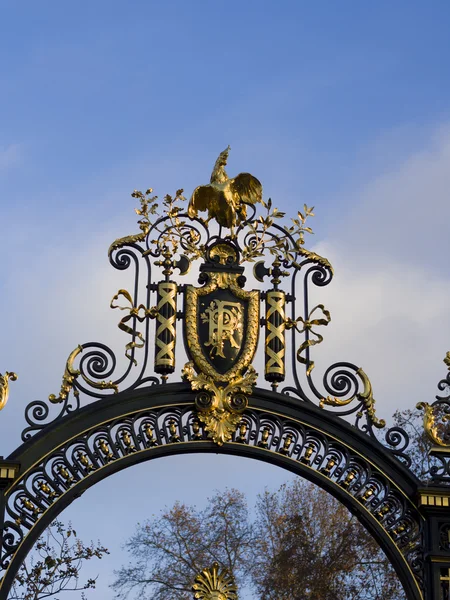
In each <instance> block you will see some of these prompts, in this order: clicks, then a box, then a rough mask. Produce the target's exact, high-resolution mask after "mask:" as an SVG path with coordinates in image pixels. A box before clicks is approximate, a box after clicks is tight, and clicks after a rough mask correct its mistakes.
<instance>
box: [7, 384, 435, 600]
mask: <svg viewBox="0 0 450 600" xmlns="http://www.w3.org/2000/svg"><path fill="white" fill-rule="evenodd" d="M249 404H250V408H249V409H248V410H247V411H246V412H245V414H244V415H243V417H242V421H241V424H240V426H239V428H238V429H237V430H236V431H235V432H234V434H233V437H232V439H231V440H230V441H228V442H226V443H224V444H223V445H222V446H217V445H216V444H215V443H214V442H212V441H211V440H210V439H208V437H207V432H206V430H205V429H204V428H202V427H201V425H200V423H199V420H198V415H197V412H196V410H195V394H194V393H193V392H192V391H191V390H190V389H189V386H188V385H187V384H167V385H165V386H164V389H163V390H162V389H161V386H156V385H155V386H151V387H148V388H145V389H141V390H137V391H135V392H133V393H125V394H118V395H115V396H113V397H112V398H111V399H104V400H101V401H99V402H97V403H94V404H91V405H89V406H86V407H84V408H82V409H80V410H79V411H78V412H77V413H72V414H70V415H68V416H66V417H65V418H64V419H62V420H61V421H58V422H55V423H53V424H51V425H50V426H48V427H47V428H45V429H44V430H42V431H41V432H40V433H39V434H38V435H36V436H35V437H34V438H32V440H30V441H28V442H25V443H24V444H23V445H22V446H21V447H20V448H18V450H17V451H16V452H15V453H13V454H12V455H11V456H10V460H11V461H15V462H17V463H20V464H21V469H22V472H21V475H20V476H19V477H18V478H17V479H16V480H15V481H14V483H13V484H12V485H11V487H10V488H9V490H8V492H7V494H6V520H5V523H4V527H5V534H4V537H3V544H4V548H5V550H6V552H5V553H4V555H3V559H2V560H3V563H2V567H3V568H5V570H6V572H5V575H4V579H3V581H2V587H3V586H4V587H5V589H7V588H8V587H9V585H10V584H11V583H12V580H13V578H14V576H15V574H16V572H17V569H18V568H19V566H20V564H21V563H22V561H23V559H24V558H25V556H26V553H27V552H28V550H29V548H30V547H31V545H32V544H33V543H34V542H35V540H36V539H37V538H38V536H39V535H40V534H41V533H42V531H43V530H44V529H45V527H47V526H48V525H49V524H50V522H51V521H52V520H54V519H55V518H56V517H57V516H58V515H59V514H60V513H61V512H62V511H63V510H64V508H66V507H67V506H68V505H69V504H70V503H72V502H73V501H74V500H75V499H76V498H78V497H79V496H80V495H81V494H82V493H83V492H84V491H85V490H86V489H88V488H89V487H91V486H92V485H94V484H95V483H97V482H98V481H100V480H102V479H104V478H105V477H108V476H109V475H111V474H113V473H116V472H118V471H120V470H121V469H124V468H127V467H129V466H131V465H133V464H136V463H138V462H142V461H145V460H151V459H154V458H158V457H162V456H169V455H174V454H180V453H187V452H215V453H217V452H221V453H225V454H234V455H237V456H245V457H248V458H253V459H257V460H262V461H264V462H269V463H272V464H275V465H277V466H280V467H282V468H284V469H287V470H289V471H292V472H294V473H296V474H298V475H301V476H303V477H306V478H307V479H309V480H310V481H312V482H314V483H316V484H317V485H319V486H320V487H322V488H323V489H325V490H327V491H328V492H329V493H331V494H332V495H333V496H335V497H336V498H337V499H338V500H339V501H340V502H342V503H343V504H345V505H346V506H347V507H348V508H349V510H350V511H351V512H352V513H353V514H355V515H356V516H357V517H358V519H359V520H360V521H361V522H362V524H363V525H364V527H366V529H368V530H369V531H370V532H371V534H372V535H373V536H374V537H375V539H376V540H377V541H378V543H379V544H380V546H381V547H382V548H383V550H384V551H385V552H386V554H387V556H388V557H389V559H390V560H391V562H392V564H393V566H394V568H395V570H396V571H397V574H398V576H399V578H400V580H401V582H402V584H403V586H404V588H405V591H406V593H407V595H408V598H414V599H419V598H421V597H422V593H421V587H422V585H423V557H422V555H421V548H422V543H423V517H422V516H421V515H420V512H419V510H418V507H417V505H416V503H415V502H414V501H413V500H412V499H411V498H412V497H414V496H415V495H416V494H415V492H416V490H417V480H416V479H415V477H414V476H412V474H411V473H410V472H409V471H408V470H407V469H406V468H404V467H403V466H402V465H401V464H400V463H399V462H398V461H397V460H396V459H395V458H391V457H384V458H383V459H381V458H380V457H376V456H373V455H374V454H375V452H376V445H375V443H374V441H373V440H371V439H370V438H368V437H367V436H365V435H364V434H361V433H360V432H358V431H354V430H353V429H352V428H351V427H350V426H346V425H345V424H343V423H339V425H338V426H337V424H336V423H335V422H334V421H333V420H332V419H330V418H329V417H326V418H325V419H324V416H323V413H322V412H321V411H320V410H319V409H317V408H316V407H314V406H299V404H298V402H296V401H295V400H293V399H292V398H289V397H288V396H282V395H281V394H276V393H273V392H270V391H267V390H259V389H257V390H255V391H254V394H253V395H252V396H251V397H250V399H249ZM343 427H344V429H347V430H348V431H346V432H345V433H349V435H348V437H346V439H345V441H344V440H343V432H342V428H343ZM371 456H372V458H370V457H371ZM2 593H3V592H2ZM5 598H6V596H5Z"/></svg>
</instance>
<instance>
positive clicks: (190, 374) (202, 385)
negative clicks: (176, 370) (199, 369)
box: [182, 361, 258, 446]
mask: <svg viewBox="0 0 450 600" xmlns="http://www.w3.org/2000/svg"><path fill="white" fill-rule="evenodd" d="M182 375H183V378H184V379H185V380H187V381H189V382H190V384H191V388H192V390H194V391H201V390H204V391H205V392H206V393H207V395H202V394H198V395H197V398H196V402H195V404H196V408H197V411H198V418H199V419H200V421H201V422H202V423H204V424H205V428H206V431H207V432H208V437H210V438H211V439H212V440H213V441H214V442H215V443H216V444H218V445H219V446H222V445H223V444H224V442H228V441H229V440H230V439H231V437H232V435H233V433H234V432H235V431H236V427H237V425H238V424H239V422H240V420H241V414H242V412H243V411H244V410H245V409H246V408H247V405H248V400H247V395H249V394H251V393H252V390H253V386H254V384H255V383H256V380H257V377H258V374H257V373H256V371H255V369H254V368H253V367H252V366H251V365H250V366H249V367H248V369H247V372H246V373H245V374H244V375H238V376H236V377H235V378H234V379H233V380H232V381H230V382H229V383H227V385H225V386H221V385H219V384H217V383H216V382H215V381H214V380H213V379H212V377H210V376H209V375H206V374H204V373H196V371H195V369H194V363H193V362H192V361H191V362H188V363H187V364H186V365H185V367H184V368H183V371H182Z"/></svg>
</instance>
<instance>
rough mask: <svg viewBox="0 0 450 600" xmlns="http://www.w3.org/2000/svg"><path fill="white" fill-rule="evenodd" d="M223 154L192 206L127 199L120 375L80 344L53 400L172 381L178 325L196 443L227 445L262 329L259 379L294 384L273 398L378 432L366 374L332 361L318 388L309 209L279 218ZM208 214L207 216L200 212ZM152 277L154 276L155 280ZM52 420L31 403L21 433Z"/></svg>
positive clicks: (316, 273)
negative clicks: (250, 285)
mask: <svg viewBox="0 0 450 600" xmlns="http://www.w3.org/2000/svg"><path fill="white" fill-rule="evenodd" d="M229 151H230V148H229V147H228V148H226V149H225V150H224V151H223V152H221V153H220V155H219V157H218V159H217V160H216V163H215V165H214V169H213V172H212V174H211V178H210V183H209V184H208V185H201V186H198V187H196V188H195V190H194V192H193V193H192V195H191V198H190V200H189V201H188V200H187V199H186V197H185V196H184V195H183V190H182V189H177V190H176V192H175V193H174V194H173V195H170V194H166V195H165V196H164V197H163V198H162V199H158V196H157V195H155V194H154V193H153V189H152V188H148V189H147V190H146V191H145V192H141V191H139V190H134V191H133V193H132V197H133V198H134V199H136V200H138V202H139V206H137V207H136V208H135V212H136V214H137V215H138V217H139V219H138V227H139V231H138V232H136V233H132V234H130V235H126V236H124V237H121V238H119V239H117V240H115V241H114V242H113V243H112V244H111V246H110V248H109V252H108V255H109V260H110V262H111V264H112V265H113V266H114V267H115V268H116V269H118V270H120V271H123V270H125V269H128V268H134V269H135V282H134V286H133V288H131V289H130V291H128V290H126V289H123V288H121V289H119V290H118V292H117V294H115V295H114V297H113V299H112V301H111V304H110V306H111V308H113V309H116V310H120V311H122V313H123V316H122V317H121V319H120V321H119V323H118V327H119V329H120V330H121V331H122V332H124V333H125V334H126V335H127V340H126V343H125V344H124V346H125V356H126V358H127V361H125V369H124V371H123V372H122V373H117V368H116V367H117V365H118V364H119V363H118V361H117V359H116V356H115V354H114V352H113V351H112V350H111V349H110V348H108V347H107V346H105V345H103V344H99V343H88V344H81V345H79V346H77V347H76V348H75V349H74V350H73V352H72V353H71V354H70V355H69V358H68V359H67V362H66V366H65V370H64V374H63V378H62V384H61V389H60V392H59V394H58V395H55V394H51V395H50V396H49V402H50V404H52V405H53V404H59V405H61V406H60V412H59V416H64V415H66V414H68V413H69V412H70V411H73V410H74V409H76V408H77V407H79V406H80V403H81V399H82V397H83V394H84V395H87V396H90V397H100V398H102V397H105V396H107V395H109V394H111V393H118V391H119V389H120V391H124V390H127V389H133V390H134V389H137V388H138V387H139V386H141V385H142V384H143V383H145V382H148V383H152V384H157V383H166V382H168V380H169V377H170V376H171V375H172V374H174V373H176V356H179V348H180V343H179V339H180V336H179V334H177V333H178V332H177V329H179V328H180V326H182V330H183V331H182V334H183V338H184V349H185V351H186V355H187V360H188V362H187V363H186V362H185V367H184V368H182V373H181V374H182V378H183V379H184V381H187V382H188V383H189V384H190V386H191V388H192V389H195V390H196V391H197V392H198V395H197V399H196V407H197V410H198V422H199V423H201V424H203V428H202V435H203V434H205V435H207V436H209V437H210V438H211V439H213V440H214V441H215V443H217V444H224V443H225V442H228V441H230V440H231V439H232V437H233V435H234V433H235V431H236V428H237V427H238V426H239V422H240V421H239V419H240V418H241V417H242V415H243V413H244V412H245V406H247V404H248V397H249V395H251V393H252V390H253V389H254V386H255V385H256V381H257V375H256V371H255V369H254V368H253V367H252V362H253V361H254V358H255V355H256V351H257V346H258V339H259V331H260V329H261V328H263V331H264V336H263V340H264V341H263V345H264V349H263V350H264V372H263V374H262V378H263V379H264V380H265V381H267V382H269V383H270V385H271V387H272V390H274V391H276V390H277V389H278V386H280V385H281V383H282V382H283V381H284V380H285V378H286V377H287V376H289V380H290V384H288V385H285V386H284V387H283V388H282V389H281V390H280V391H281V393H283V394H284V395H289V396H291V397H292V398H294V399H301V400H305V399H309V398H308V396H311V397H312V399H313V400H315V401H316V402H317V403H318V404H319V405H320V406H321V407H322V408H323V409H324V410H327V407H330V408H331V409H333V412H334V413H335V414H338V415H342V416H347V415H349V414H350V413H354V414H355V415H356V418H355V425H356V426H357V427H359V428H364V427H366V425H364V423H363V420H365V421H366V422H367V424H368V427H369V429H370V428H372V427H383V426H384V425H385V423H384V421H383V420H381V419H378V418H377V417H376V415H375V409H374V400H373V392H372V386H371V384H370V381H369V379H368V377H367V375H366V374H365V373H364V371H362V369H359V368H358V367H356V366H355V365H352V364H351V363H348V362H345V363H344V362H343V363H335V364H334V365H332V366H331V367H329V368H328V369H326V371H325V375H324V377H323V380H322V384H320V383H318V382H317V381H315V379H316V375H315V372H314V371H313V368H314V365H315V362H317V358H316V357H313V352H314V353H315V352H316V347H317V346H318V345H319V344H320V343H321V342H322V341H323V339H324V337H323V335H322V334H321V333H318V331H317V330H318V328H319V327H322V326H327V325H328V324H329V323H330V320H331V316H330V312H329V311H328V310H327V309H326V308H325V307H324V305H323V304H318V305H317V306H315V307H314V308H312V309H311V308H310V307H309V304H308V286H311V285H316V286H320V287H321V286H324V285H327V284H328V283H329V282H330V281H331V279H332V277H333V269H332V266H331V264H330V263H329V261H328V260H327V259H326V258H324V257H323V256H320V255H319V254H317V253H315V252H313V251H311V250H309V249H307V248H305V238H306V236H307V235H310V234H312V233H313V231H312V229H311V227H310V226H309V220H310V219H311V218H312V217H314V207H311V206H308V205H307V204H304V205H303V208H302V209H301V210H297V214H296V215H295V216H294V217H293V218H292V219H291V220H290V222H286V214H285V213H284V212H282V211H280V210H279V209H278V208H277V207H275V206H273V204H272V200H271V199H270V198H268V199H264V198H263V193H262V185H261V183H260V181H259V180H258V179H257V178H256V177H254V176H253V175H251V174H250V173H241V174H240V175H237V176H236V177H234V178H230V177H229V176H228V175H227V172H226V170H225V167H226V165H227V162H228V158H229ZM204 211H206V212H207V217H206V218H202V217H201V216H199V215H200V214H201V213H202V212H204ZM197 261H198V263H200V265H199V271H200V277H199V284H200V285H199V286H195V285H186V284H183V283H182V282H181V281H180V280H179V279H180V278H181V277H183V276H185V275H186V274H187V273H188V272H189V270H190V267H191V265H193V264H194V263H196V262H197ZM252 264H253V265H254V272H253V274H254V277H255V278H256V280H257V281H258V282H259V283H260V284H261V283H262V284H264V282H265V281H266V278H269V279H270V282H271V284H272V287H271V288H270V286H269V289H264V287H261V286H260V288H261V289H247V287H246V273H247V272H248V267H249V266H250V265H252ZM154 270H156V273H160V274H161V279H160V280H159V281H158V280H157V279H155V277H154V273H155V271H154ZM175 272H177V277H175V276H174V273H175ZM302 278H303V279H302ZM298 288H300V289H298ZM299 292H301V293H300V294H299ZM297 296H299V297H301V296H303V298H304V299H303V302H300V301H299V300H298V299H297ZM261 305H262V306H263V307H264V311H263V314H262V315H261V310H260V309H261ZM319 311H320V312H319ZM180 321H181V323H180ZM319 331H320V329H319ZM180 333H181V331H180ZM319 353H320V350H319ZM152 355H153V357H154V359H153V365H152V367H153V374H149V372H148V371H149V369H150V368H151V365H150V357H151V356H152ZM288 357H291V362H292V364H290V368H289V369H288V368H287V364H286V363H287V360H288ZM182 364H183V363H182ZM302 372H303V375H306V387H305V385H304V384H302V383H301V379H302V377H303V375H302ZM321 387H322V389H320V388H321ZM72 396H73V399H72ZM3 404H4V402H3ZM48 414H49V409H48V407H47V405H46V404H45V403H42V402H40V401H36V402H35V403H33V405H32V406H30V409H29V414H28V415H27V422H28V423H29V427H27V428H26V430H25V432H24V434H23V435H24V436H28V435H31V432H36V431H38V430H39V429H41V428H42V426H43V425H42V421H44V420H45V418H47V415H48ZM392 439H393V440H394V438H392ZM396 452H397V453H398V452H399V451H398V450H396Z"/></svg>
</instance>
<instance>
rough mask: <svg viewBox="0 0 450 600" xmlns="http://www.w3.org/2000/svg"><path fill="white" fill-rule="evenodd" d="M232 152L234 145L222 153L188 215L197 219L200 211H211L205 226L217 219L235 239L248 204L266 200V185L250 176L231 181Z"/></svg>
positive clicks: (191, 203)
mask: <svg viewBox="0 0 450 600" xmlns="http://www.w3.org/2000/svg"><path fill="white" fill-rule="evenodd" d="M229 152H230V146H228V148H226V149H225V150H224V151H223V152H221V153H220V154H219V158H218V159H217V160H216V163H215V165H214V169H213V171H212V174H211V179H210V183H209V185H201V186H199V187H197V188H196V189H195V190H194V192H193V193H192V196H191V199H190V201H189V206H188V215H189V217H190V218H191V219H194V218H196V217H197V216H198V213H199V212H203V211H208V218H207V219H206V221H205V223H208V222H209V221H210V220H211V219H215V220H216V221H217V223H218V224H219V225H221V226H223V227H228V228H229V229H230V230H231V236H232V237H233V236H234V227H236V225H239V224H240V223H242V222H243V221H245V219H246V218H247V206H246V205H247V204H256V203H257V202H261V201H262V185H261V182H260V181H259V180H258V179H256V177H253V175H250V173H240V174H239V175H238V176H237V177H234V178H232V179H230V178H229V177H228V175H227V173H226V171H225V166H226V164H227V161H228V154H229Z"/></svg>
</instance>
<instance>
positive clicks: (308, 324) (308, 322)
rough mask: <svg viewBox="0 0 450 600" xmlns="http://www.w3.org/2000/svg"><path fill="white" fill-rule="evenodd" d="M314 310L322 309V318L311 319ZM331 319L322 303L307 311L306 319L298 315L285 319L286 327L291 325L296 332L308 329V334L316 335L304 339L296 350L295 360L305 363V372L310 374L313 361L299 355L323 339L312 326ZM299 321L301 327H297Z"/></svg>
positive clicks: (326, 322) (325, 322)
mask: <svg viewBox="0 0 450 600" xmlns="http://www.w3.org/2000/svg"><path fill="white" fill-rule="evenodd" d="M316 310H321V311H322V315H323V317H322V318H319V319H312V318H311V317H312V316H313V314H314V313H315V311H316ZM330 321H331V315H330V311H328V310H326V308H325V307H324V305H323V304H318V305H317V306H315V307H314V308H313V309H312V310H311V311H310V313H309V315H308V317H307V318H306V319H303V317H298V318H297V319H295V320H293V319H289V318H288V319H286V322H285V324H286V329H292V328H293V327H295V329H296V330H297V331H298V333H300V334H302V333H305V332H306V331H308V332H309V333H310V334H312V335H314V336H316V339H307V340H305V341H304V342H303V343H302V344H301V345H300V347H299V349H298V350H297V360H298V361H299V362H300V363H301V364H302V365H307V369H306V374H307V375H310V374H311V371H312V370H313V369H314V361H312V360H310V361H308V360H307V359H306V358H304V357H303V356H301V354H302V352H304V351H305V350H306V349H307V348H309V347H310V346H316V345H317V344H320V343H321V342H322V341H323V336H322V335H320V333H317V332H316V331H313V327H317V326H319V325H325V326H326V325H328V323H330ZM299 323H301V324H302V326H301V329H300V328H299V326H298V324H299Z"/></svg>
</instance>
